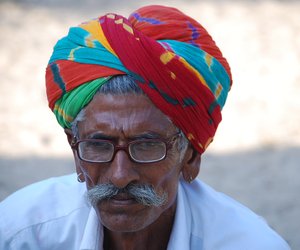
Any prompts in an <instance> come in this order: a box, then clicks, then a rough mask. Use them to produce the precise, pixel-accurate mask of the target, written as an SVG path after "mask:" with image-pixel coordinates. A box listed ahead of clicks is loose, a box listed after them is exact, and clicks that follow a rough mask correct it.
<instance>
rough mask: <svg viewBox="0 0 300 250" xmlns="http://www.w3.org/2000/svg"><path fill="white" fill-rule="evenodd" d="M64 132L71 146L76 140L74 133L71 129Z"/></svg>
mask: <svg viewBox="0 0 300 250" xmlns="http://www.w3.org/2000/svg"><path fill="white" fill-rule="evenodd" d="M64 131H65V134H66V135H67V139H68V142H69V145H70V146H71V143H72V140H73V139H74V135H73V132H72V130H71V129H69V128H65V129H64Z"/></svg>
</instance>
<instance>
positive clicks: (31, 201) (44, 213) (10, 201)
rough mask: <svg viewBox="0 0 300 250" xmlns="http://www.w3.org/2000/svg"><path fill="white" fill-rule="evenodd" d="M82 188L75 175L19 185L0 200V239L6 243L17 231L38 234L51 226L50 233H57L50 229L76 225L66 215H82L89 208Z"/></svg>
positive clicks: (14, 236) (75, 216)
mask: <svg viewBox="0 0 300 250" xmlns="http://www.w3.org/2000/svg"><path fill="white" fill-rule="evenodd" d="M85 190H86V188H85V185H84V184H80V183H78V182H77V181H76V176H75V175H68V176H62V177H56V178H50V179H48V180H44V181H41V182H38V183H34V184H32V185H29V186H27V187H25V188H23V189H20V190H19V191H17V192H15V193H14V194H12V195H11V196H9V197H8V198H6V199H5V200H4V201H2V202H1V203H0V214H1V216H0V238H2V239H1V240H0V241H1V242H2V244H4V243H5V244H9V242H11V241H13V240H14V238H17V237H18V236H19V235H23V237H25V238H26V237H33V236H32V235H33V234H35V235H36V237H39V236H41V235H42V234H43V230H44V229H45V228H47V230H50V228H51V227H52V233H57V234H59V232H58V231H56V232H53V230H55V228H57V229H59V228H61V227H62V225H64V229H67V227H74V226H75V227H76V225H74V223H73V222H71V221H70V218H72V220H75V219H77V217H78V218H84V217H85V216H88V212H89V210H90V208H89V206H88V204H87V202H85ZM69 222H70V223H69ZM59 230H62V229H59ZM37 231H39V236H37V234H36V232H37ZM25 232H26V234H27V236H26V235H24V233H25ZM28 240H29V239H28ZM0 246H1V244H0ZM0 248H1V247H0Z"/></svg>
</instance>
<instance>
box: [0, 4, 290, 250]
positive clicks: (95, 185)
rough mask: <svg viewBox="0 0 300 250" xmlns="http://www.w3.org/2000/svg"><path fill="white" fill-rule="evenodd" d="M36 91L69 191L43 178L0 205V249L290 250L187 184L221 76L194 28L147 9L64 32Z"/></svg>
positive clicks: (223, 70)
mask: <svg viewBox="0 0 300 250" xmlns="http://www.w3.org/2000/svg"><path fill="white" fill-rule="evenodd" d="M46 85H47V96H48V101H49V106H50V108H51V109H52V110H53V112H54V113H55V115H56V118H57V120H58V122H59V124H60V125H61V126H62V127H63V128H64V129H65V133H66V135H67V138H68V141H69V144H70V146H71V148H72V151H73V154H74V159H75V165H76V172H77V180H78V182H76V178H75V177H74V175H71V176H64V177H60V178H53V179H50V180H46V181H43V182H40V183H37V184H33V185H31V186H29V187H27V188H25V189H23V190H21V191H19V192H17V193H15V194H14V195H12V196H11V197H9V198H7V199H6V200H5V201H4V202H3V203H2V204H1V205H0V212H1V219H0V248H1V249H170V250H173V249H175V250H176V249H178V250H179V249H180V250H182V249H197V250H198V249H207V250H212V249H251V250H252V249H264V250H265V249H289V247H288V245H287V244H286V243H285V242H284V241H283V240H282V239H281V238H280V237H279V236H278V235H277V234H276V233H275V232H274V231H272V230H271V229H270V228H269V227H268V226H267V224H266V223H265V222H264V221H263V220H262V219H261V218H259V217H258V216H257V215H255V214H254V213H252V212H251V211H249V210H248V209H247V208H245V207H243V206H242V205H240V204H238V203H236V202H235V201H233V200H231V199H230V198H228V197H226V196H225V195H223V194H220V193H217V192H216V191H214V190H212V189H211V188H210V187H208V186H207V185H205V184H204V183H202V182H201V181H200V180H197V179H196V177H197V175H198V173H199V169H200V162H201V155H202V153H203V152H204V151H205V149H206V148H207V146H208V145H209V144H210V142H211V141H212V139H213V137H214V134H215V131H216V129H217V126H218V124H219V122H220V121H221V109H222V107H223V105H224V103H225V101H226V97H227V93H228V91H229V89H230V86H231V74H230V68H229V65H228V63H227V61H226V59H225V58H224V57H223V56H222V53H221V52H220V50H219V48H218V47H217V46H216V44H215V43H214V41H213V40H212V38H211V37H210V35H209V34H208V33H207V31H206V30H205V29H204V28H203V27H202V26H201V25H200V24H199V23H197V22H196V21H195V20H193V19H191V18H190V17H188V16H186V15H184V14H183V13H181V12H180V11H178V10H177V9H174V8H169V7H163V6H147V7H143V8H141V9H139V10H137V11H135V12H134V13H133V14H132V15H131V16H130V17H129V19H126V18H124V17H122V16H119V15H116V14H107V15H105V16H101V17H99V18H97V19H93V20H91V21H88V22H85V23H83V24H81V25H80V26H79V27H74V28H71V29H70V31H69V34H68V35H67V36H66V37H64V38H62V39H61V40H59V41H58V43H57V44H56V46H55V47H54V52H53V54H52V57H51V58H50V61H49V64H48V67H47V71H46ZM84 183H85V184H84Z"/></svg>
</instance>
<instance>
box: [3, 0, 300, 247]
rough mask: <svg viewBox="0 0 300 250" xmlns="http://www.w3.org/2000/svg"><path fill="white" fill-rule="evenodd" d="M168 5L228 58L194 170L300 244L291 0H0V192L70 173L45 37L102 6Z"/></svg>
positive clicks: (297, 38)
mask: <svg viewBox="0 0 300 250" xmlns="http://www.w3.org/2000/svg"><path fill="white" fill-rule="evenodd" d="M145 4H163V5H171V6H174V7H177V8H179V9H181V10H182V11H183V12H185V13H186V14H188V15H190V16H192V17H194V18H195V19H196V20H198V21H199V22H200V23H201V24H202V25H203V26H204V27H206V28H207V29H208V31H209V32H210V34H211V35H212V37H213V38H214V40H215V41H216V42H217V44H218V46H219V47H220V48H221V50H222V52H223V54H224V55H225V57H226V58H227V59H228V61H229V63H230V65H231V67H232V74H233V87H232V90H231V92H230V94H229V97H228V101H227V104H226V105H225V108H224V112H223V122H222V123H221V125H220V126H219V130H218V132H217V134H216V137H215V141H214V142H213V144H211V145H210V147H209V149H208V150H207V152H206V153H205V155H204V156H203V160H202V165H201V173H200V175H199V178H200V179H202V180H204V181H205V182H207V183H208V184H210V185H211V186H213V187H214V188H215V189H217V190H218V191H221V192H224V193H226V194H228V195H230V196H231V197H233V198H235V199H237V200H238V201H239V202H241V203H243V204H244V205H246V206H248V207H250V208H251V209H252V210H254V211H255V212H256V213H257V214H259V215H261V216H263V217H264V218H265V219H266V220H267V221H268V223H269V224H270V226H271V227H273V228H274V229H275V230H276V231H277V232H278V233H279V234H281V235H282V236H283V237H284V238H285V240H287V241H288V243H289V244H290V245H291V247H292V248H293V249H300V237H299V231H300V197H299V193H300V178H299V177H300V173H299V168H300V125H299V124H300V2H299V1H288V0H285V1H284V0H283V1H271V0H270V1H263V0H256V1H251V0H248V1H247V0H240V1H239V0H235V1H229V0H228V1H222V0H210V1H197V0H182V1H180V0H178V1H171V0H169V1H168V0H165V1H156V0H152V1H146V0H145V1H143V0H139V1H119V0H86V1H80V0H65V1H61V0H19V1H17V0H15V1H3V0H2V1H0V17H1V18H0V201H1V200H3V199H4V198H5V197H7V196H8V195H9V194H11V193H12V192H14V191H16V190H17V189H19V188H21V187H23V186H25V185H28V184H30V183H33V182H35V181H38V180H42V179H45V178H48V177H52V176H58V175H62V174H66V173H71V172H73V162H72V155H71V151H70V149H69V147H68V145H67V140H66V138H65V135H64V133H63V130H62V129H61V128H60V127H59V126H58V124H57V123H56V121H55V118H54V115H53V114H52V113H51V111H50V109H49V108H48V107H47V100H46V95H45V86H44V73H45V67H46V65H47V61H48V59H49V57H50V55H51V52H52V48H53V45H54V44H55V43H56V41H57V40H58V39H59V38H61V37H62V36H64V35H65V34H66V33H67V32H68V28H69V27H70V26H76V25H77V24H79V23H81V22H82V21H85V20H88V19H90V18H92V17H96V16H99V15H102V14H105V13H107V12H116V13H119V14H122V15H125V16H128V14H129V13H131V12H132V11H134V10H135V9H136V8H138V7H140V6H142V5H145Z"/></svg>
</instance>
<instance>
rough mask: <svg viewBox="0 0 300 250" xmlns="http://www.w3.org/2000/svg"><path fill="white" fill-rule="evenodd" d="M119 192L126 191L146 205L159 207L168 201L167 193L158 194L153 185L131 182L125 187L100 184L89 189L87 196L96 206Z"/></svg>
mask: <svg viewBox="0 0 300 250" xmlns="http://www.w3.org/2000/svg"><path fill="white" fill-rule="evenodd" d="M119 193H126V194H128V195H129V196H130V197H132V198H133V199H135V200H136V201H137V202H138V203H141V204H143V205H145V206H155V207H159V206H162V205H163V204H165V202H166V201H167V197H168V195H167V193H166V192H164V193H163V194H162V195H158V194H157V193H156V192H155V190H154V188H153V187H152V186H151V185H138V184H129V185H128V186H126V187H125V188H118V187H116V186H114V185H113V184H110V183H106V184H98V185H95V186H94V187H92V188H91V189H89V190H88V191H87V197H88V200H89V202H90V203H91V205H92V206H96V205H97V204H98V203H99V202H101V201H103V200H108V199H111V198H113V197H114V196H115V195H117V194H119Z"/></svg>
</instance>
